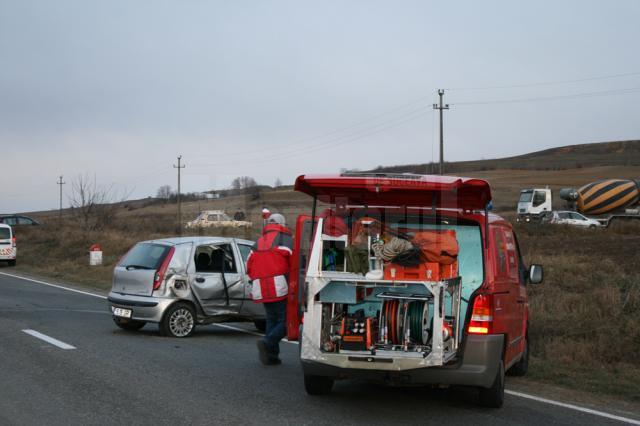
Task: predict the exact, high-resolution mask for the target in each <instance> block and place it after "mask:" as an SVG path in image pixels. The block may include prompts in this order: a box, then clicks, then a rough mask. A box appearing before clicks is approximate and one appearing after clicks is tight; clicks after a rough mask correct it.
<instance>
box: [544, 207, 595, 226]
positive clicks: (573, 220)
mask: <svg viewBox="0 0 640 426" xmlns="http://www.w3.org/2000/svg"><path fill="white" fill-rule="evenodd" d="M551 223H555V224H558V225H571V226H578V227H581V228H589V229H595V228H600V227H602V226H603V225H602V223H600V222H598V221H597V220H595V219H589V218H588V217H586V216H583V215H581V214H580V213H578V212H572V211H556V212H553V217H552V218H551Z"/></svg>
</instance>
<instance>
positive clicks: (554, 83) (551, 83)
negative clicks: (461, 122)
mask: <svg viewBox="0 0 640 426" xmlns="http://www.w3.org/2000/svg"><path fill="white" fill-rule="evenodd" d="M636 75H640V71H638V72H628V73H623V74H610V75H603V76H598V77H586V78H579V79H574V80H557V81H544V82H537V83H519V84H506V85H497V86H484V87H454V88H450V89H447V90H450V91H463V90H493V89H517V88H525V87H540V86H557V85H562V84H571V83H584V82H587V81H596V80H610V79H614V78H623V77H632V76H636Z"/></svg>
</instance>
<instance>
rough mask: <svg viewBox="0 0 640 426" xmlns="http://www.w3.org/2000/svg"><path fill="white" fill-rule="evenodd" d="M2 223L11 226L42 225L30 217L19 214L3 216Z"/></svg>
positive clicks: (0, 217) (1, 217)
mask: <svg viewBox="0 0 640 426" xmlns="http://www.w3.org/2000/svg"><path fill="white" fill-rule="evenodd" d="M0 223H5V224H7V225H11V226H33V225H40V222H38V221H37V220H35V219H32V218H30V217H28V216H23V215H19V214H3V215H0Z"/></svg>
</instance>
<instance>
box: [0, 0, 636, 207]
mask: <svg viewBox="0 0 640 426" xmlns="http://www.w3.org/2000/svg"><path fill="white" fill-rule="evenodd" d="M638 22H640V2H638V1H635V0H629V1H623V0H617V1H537V2H526V3H525V2H514V1H450V2H442V1H440V2H431V1H354V0H350V1H346V0H345V1H327V0H323V1H316V2H311V1H300V0H291V1H270V0H253V1H248V0H234V1H213V0H210V1H196V0H190V1H177V0H175V1H160V0H136V1H130V0H125V1H117V0H109V1H88V0H78V1H70V0H55V1H51V0H43V1H30V0H15V1H10V0H0V144H1V146H2V167H1V170H2V174H3V179H2V181H3V182H4V184H3V185H2V186H1V187H0V212H13V211H26V210H35V209H49V208H54V207H57V204H58V197H57V189H58V188H57V185H56V184H55V181H56V178H57V176H58V175H60V174H63V175H64V176H65V180H66V181H67V182H71V181H72V179H73V178H74V176H77V175H79V174H83V173H89V174H91V175H95V176H96V178H97V180H98V182H99V183H101V184H104V185H110V184H114V185H116V187H117V188H128V189H129V190H133V193H132V196H133V197H145V196H148V195H154V194H155V192H156V190H157V188H158V187H159V186H161V185H164V184H169V185H172V186H173V187H175V181H176V173H175V170H174V169H173V168H172V167H171V166H172V164H174V163H175V161H176V156H177V155H180V154H181V155H182V156H183V161H184V163H185V164H186V166H187V167H186V169H184V191H201V190H207V189H212V188H222V187H225V186H228V184H229V182H230V181H231V179H232V178H233V177H235V176H239V175H249V176H253V177H255V178H256V179H257V180H258V181H259V182H261V183H265V184H273V182H274V181H275V179H276V178H280V179H281V180H282V181H283V182H285V183H291V182H292V181H293V179H294V178H295V176H297V175H298V174H302V173H312V172H337V171H338V170H339V169H340V168H360V169H364V168H370V167H375V166H377V165H393V164H404V163H417V162H428V161H431V160H432V159H434V158H437V155H438V153H437V148H436V146H434V139H435V138H434V137H435V136H436V133H435V132H436V131H437V128H436V126H435V125H434V124H436V123H437V121H434V118H435V114H434V113H433V110H432V107H431V104H432V103H433V102H434V101H435V100H436V98H437V95H436V90H437V89H438V88H446V89H451V90H449V91H447V93H446V95H445V101H446V102H448V103H450V104H452V105H451V110H450V111H447V112H446V113H445V143H446V148H445V156H446V159H447V160H451V161H454V160H467V159H479V158H491V157H503V156H508V155H513V154H519V153H525V152H529V151H533V150H538V149H543V148H547V147H553V146H560V145H568V144H575V143H587V142H598V141H606V140H620V139H637V138H640V120H639V117H638V116H639V114H638V108H637V104H638V102H639V101H640V55H639V54H638V42H639V41H640V26H639V25H638ZM594 77H596V78H594ZM600 77H607V78H600ZM537 83H553V84H537ZM519 85H524V87H507V88H493V89H486V88H487V87H495V86H519ZM483 88H485V89H483ZM626 89H635V90H626ZM578 94H591V95H589V96H573V95H578ZM565 96H566V97H565ZM549 97H551V98H553V97H558V98H557V99H555V98H554V99H546V100H545V99H541V100H537V101H533V100H532V101H527V102H514V103H491V102H493V101H499V100H520V99H538V98H549ZM487 101H488V102H490V103H487V104H482V103H479V102H487ZM70 186H71V185H69V184H68V185H66V186H65V191H66V192H67V193H68V192H69V190H70ZM66 198H67V197H66V195H65V204H66Z"/></svg>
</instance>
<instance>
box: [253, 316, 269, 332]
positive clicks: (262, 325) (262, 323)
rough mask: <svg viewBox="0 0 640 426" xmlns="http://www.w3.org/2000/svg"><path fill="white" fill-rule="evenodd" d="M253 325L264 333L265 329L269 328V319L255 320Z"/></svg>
mask: <svg viewBox="0 0 640 426" xmlns="http://www.w3.org/2000/svg"><path fill="white" fill-rule="evenodd" d="M253 325H254V326H255V328H256V330H258V331H259V332H260V333H264V332H265V330H266V329H267V320H263V319H261V320H254V321H253Z"/></svg>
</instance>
